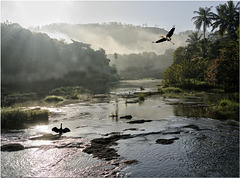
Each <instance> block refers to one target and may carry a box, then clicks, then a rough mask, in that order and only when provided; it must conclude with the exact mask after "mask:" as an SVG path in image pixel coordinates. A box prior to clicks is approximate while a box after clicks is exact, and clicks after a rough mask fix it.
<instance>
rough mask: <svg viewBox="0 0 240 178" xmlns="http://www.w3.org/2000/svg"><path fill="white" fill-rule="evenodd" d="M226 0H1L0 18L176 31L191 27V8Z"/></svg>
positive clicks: (25, 23)
mask: <svg viewBox="0 0 240 178" xmlns="http://www.w3.org/2000/svg"><path fill="white" fill-rule="evenodd" d="M226 2H227V1H2V2H1V22H4V21H6V20H8V21H10V22H14V23H19V24H20V25H21V26H22V27H25V28H28V27H30V26H38V25H39V26H41V25H45V24H50V23H58V22H64V23H72V24H79V23H81V24H85V23H102V22H122V23H126V24H133V25H143V24H147V26H148V27H153V26H155V25H158V26H159V28H164V29H166V30H167V29H170V28H171V27H172V26H173V25H176V32H177V33H178V32H181V31H185V30H193V29H194V28H195V27H194V25H193V21H191V19H192V17H193V16H194V13H193V11H195V10H198V9H199V7H210V6H213V8H212V10H213V12H215V7H216V6H217V5H219V4H224V3H226Z"/></svg>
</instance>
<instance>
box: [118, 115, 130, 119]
mask: <svg viewBox="0 0 240 178" xmlns="http://www.w3.org/2000/svg"><path fill="white" fill-rule="evenodd" d="M120 119H132V116H131V115H126V116H121V117H120Z"/></svg>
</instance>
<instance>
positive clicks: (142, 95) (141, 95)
mask: <svg viewBox="0 0 240 178" xmlns="http://www.w3.org/2000/svg"><path fill="white" fill-rule="evenodd" d="M145 97H146V95H145V94H144V93H139V94H138V101H144V100H145Z"/></svg>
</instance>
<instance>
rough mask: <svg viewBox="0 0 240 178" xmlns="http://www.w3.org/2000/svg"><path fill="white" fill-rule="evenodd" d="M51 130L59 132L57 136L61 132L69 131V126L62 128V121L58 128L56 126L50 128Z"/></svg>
mask: <svg viewBox="0 0 240 178" xmlns="http://www.w3.org/2000/svg"><path fill="white" fill-rule="evenodd" d="M52 131H54V132H56V133H59V136H61V135H62V134H63V133H67V132H70V129H69V128H67V127H66V128H64V129H62V123H61V127H60V129H58V128H57V127H53V128H52Z"/></svg>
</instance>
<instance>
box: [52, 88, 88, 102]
mask: <svg viewBox="0 0 240 178" xmlns="http://www.w3.org/2000/svg"><path fill="white" fill-rule="evenodd" d="M89 93H90V91H89V90H87V89H84V88H83V87H81V86H75V87H61V88H56V89H53V90H52V91H51V92H50V94H52V95H56V96H62V97H64V98H66V99H79V98H80V95H82V94H89Z"/></svg>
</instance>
